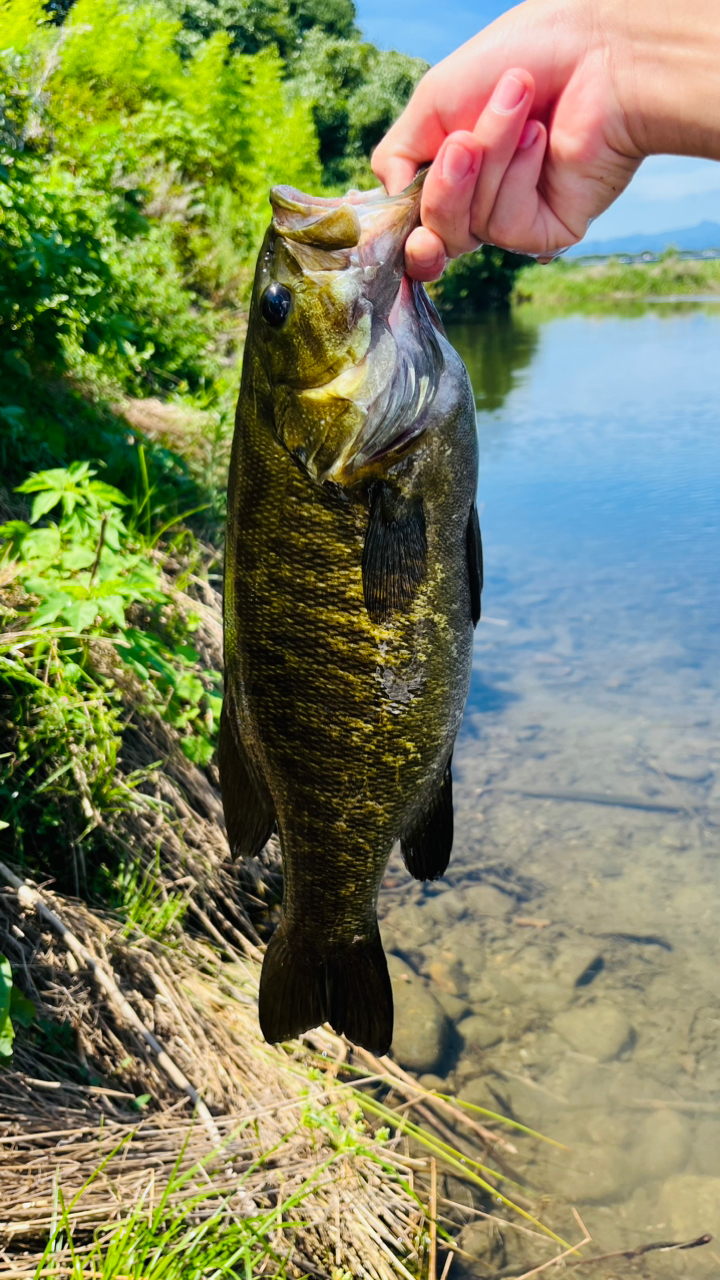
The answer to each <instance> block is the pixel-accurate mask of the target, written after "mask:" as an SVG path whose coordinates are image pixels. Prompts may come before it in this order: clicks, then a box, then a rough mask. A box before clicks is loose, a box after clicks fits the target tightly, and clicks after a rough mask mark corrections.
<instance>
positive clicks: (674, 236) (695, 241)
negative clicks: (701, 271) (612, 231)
mask: <svg viewBox="0 0 720 1280" xmlns="http://www.w3.org/2000/svg"><path fill="white" fill-rule="evenodd" d="M670 245H672V246H674V247H675V248H676V249H687V250H692V251H695V252H696V253H702V251H703V249H720V222H699V223H698V224H697V226H696V227H680V228H679V230H677V231H658V232H657V233H656V234H654V235H643V233H642V232H639V233H638V234H637V235H633V236H619V237H618V239H617V240H581V242H580V244H576V245H573V247H572V249H568V252H567V253H566V254H565V255H564V256H565V257H567V258H589V257H593V256H595V255H596V254H597V255H598V256H599V257H610V256H611V255H612V254H615V253H632V254H637V253H662V252H663V250H664V249H667V248H668V247H669V246H670Z"/></svg>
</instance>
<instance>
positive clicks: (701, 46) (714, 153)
mask: <svg viewBox="0 0 720 1280" xmlns="http://www.w3.org/2000/svg"><path fill="white" fill-rule="evenodd" d="M608 8H612V10H613V11H614V12H613V13H612V14H610V13H609V14H608V18H607V21H608V34H609V36H610V40H609V41H608V43H609V44H610V43H611V42H612V44H611V47H613V48H614V50H615V51H616V56H617V63H616V67H615V77H616V83H617V92H618V100H619V103H620V106H621V109H622V111H623V114H624V118H625V126H626V129H627V133H628V135H629V137H630V139H631V140H632V143H633V145H634V146H635V147H636V148H637V151H638V153H639V154H640V155H643V156H646V155H655V154H670V155H693V156H706V157H708V158H709V159H714V160H718V159H720V3H719V2H718V0H693V4H692V7H691V6H690V5H689V4H688V3H687V0H685V3H682V4H679V3H677V2H676V0H610V4H609V5H608ZM610 24H612V27H611V26H610ZM618 26H619V28H620V39H619V41H618ZM613 56H615V53H614V55H613Z"/></svg>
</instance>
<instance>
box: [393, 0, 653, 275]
mask: <svg viewBox="0 0 720 1280" xmlns="http://www.w3.org/2000/svg"><path fill="white" fill-rule="evenodd" d="M625 14H626V6H624V5H623V3H622V0H593V2H592V3H587V0H526V2H525V3H524V4H521V5H519V6H518V7H517V8H515V9H511V10H510V11H509V12H508V13H506V14H505V15H503V17H501V18H500V19H498V21H497V22H494V23H492V24H491V25H490V26H489V27H487V28H486V29H485V30H484V31H481V32H480V34H479V35H477V36H475V37H474V38H473V39H472V40H470V41H468V43H467V44H465V45H463V46H462V48H460V49H458V50H457V51H456V52H455V53H453V54H451V55H450V57H448V58H446V59H445V60H444V61H443V62H441V63H439V64H438V65H437V66H435V67H433V68H432V69H431V70H430V71H429V72H428V73H427V75H426V76H425V78H424V79H423V80H422V81H421V82H420V84H419V85H418V88H417V90H416V91H415V94H414V96H413V98H412V99H411V101H410V102H409V104H408V106H407V107H406V109H405V111H404V112H403V114H402V115H401V116H400V118H399V120H398V121H397V122H396V123H395V124H394V125H393V127H392V128H391V129H390V131H389V133H388V134H387V136H386V137H385V138H384V139H383V141H382V142H381V143H380V145H379V146H378V148H377V150H376V151H375V154H374V156H373V161H372V164H373V169H374V171H375V173H376V174H377V176H378V177H379V178H380V179H381V181H382V182H384V184H385V186H386V188H387V190H388V191H389V193H390V194H391V195H393V194H396V193H397V192H398V191H401V190H402V189H403V187H405V186H406V185H407V183H408V182H410V181H411V180H412V178H413V177H414V175H415V173H416V172H417V170H418V169H419V168H420V167H421V166H422V165H423V164H426V163H428V162H430V161H431V162H432V167H431V168H430V172H429V173H428V176H427V178H426V180H425V186H424V189H423V196H422V226H421V227H419V228H418V229H417V230H416V231H414V232H413V233H412V235H411V236H410V237H409V239H408V243H407V247H406V264H407V270H408V272H409V273H410V275H412V276H415V277H416V278H417V279H420V280H431V279H434V278H435V277H436V276H438V275H439V274H440V273H441V271H442V269H443V267H444V264H445V261H446V255H447V256H450V257H456V256H457V255H458V254H460V253H466V252H468V251H469V250H471V249H474V248H476V247H477V244H478V243H479V242H488V243H491V244H496V245H499V246H500V247H502V248H506V249H514V250H516V251H518V252H523V253H531V254H535V255H537V256H538V257H540V258H543V257H549V256H551V255H553V254H555V253H557V252H558V251H559V250H560V249H563V248H566V247H567V246H568V245H571V244H574V243H576V242H577V241H578V240H580V239H582V237H583V236H584V235H585V232H586V230H587V227H588V225H589V222H590V220H591V219H593V218H595V217H597V215H598V214H600V213H602V212H603V210H604V209H606V208H607V207H608V205H609V204H611V203H612V201H613V200H615V199H616V198H617V196H618V195H619V194H620V192H621V191H623V189H624V188H625V187H626V186H627V184H628V182H629V181H630V179H631V178H632V176H633V174H634V173H635V170H636V169H637V167H638V165H639V164H640V162H641V160H642V159H643V156H644V155H645V154H647V147H648V139H647V137H646V136H645V135H644V134H643V129H642V127H638V125H637V119H636V117H637V110H636V103H635V91H634V79H633V72H634V67H633V58H634V54H635V48H634V43H633V42H634V38H635V33H634V31H630V30H629V29H628V27H627V22H626V18H625ZM634 125H635V126H636V127H633V126H634Z"/></svg>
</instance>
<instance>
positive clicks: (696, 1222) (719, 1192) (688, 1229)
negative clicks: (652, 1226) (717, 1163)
mask: <svg viewBox="0 0 720 1280" xmlns="http://www.w3.org/2000/svg"><path fill="white" fill-rule="evenodd" d="M660 1210H661V1214H662V1217H663V1218H665V1219H666V1220H667V1221H668V1222H670V1223H671V1224H672V1229H673V1234H674V1235H675V1236H676V1238H677V1239H678V1240H691V1239H692V1238H693V1237H694V1236H699V1235H701V1234H703V1233H704V1232H706V1231H708V1232H710V1234H711V1235H712V1236H715V1237H717V1236H718V1235H720V1177H716V1178H708V1177H702V1176H700V1175H698V1174H693V1173H678V1174H675V1176H674V1177H672V1178H668V1180H667V1182H666V1183H665V1185H664V1186H663V1189H662V1191H661V1192H660Z"/></svg>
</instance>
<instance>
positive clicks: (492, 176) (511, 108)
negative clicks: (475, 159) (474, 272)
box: [470, 67, 535, 240]
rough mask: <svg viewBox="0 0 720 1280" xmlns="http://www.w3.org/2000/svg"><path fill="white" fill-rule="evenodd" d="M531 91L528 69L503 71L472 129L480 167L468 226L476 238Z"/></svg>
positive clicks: (489, 210) (518, 132)
mask: <svg viewBox="0 0 720 1280" xmlns="http://www.w3.org/2000/svg"><path fill="white" fill-rule="evenodd" d="M534 91H535V84H534V81H533V78H532V76H531V75H530V73H529V71H524V70H522V68H519V67H518V68H513V69H512V70H511V71H507V72H506V73H505V75H504V76H502V77H501V79H500V80H499V81H498V84H497V85H496V87H495V91H494V93H493V95H492V98H491V99H490V102H489V103H488V105H487V107H486V108H485V110H484V111H483V112H482V114H481V116H480V118H479V120H478V122H477V124H476V126H475V128H474V130H473V133H474V135H475V137H476V138H477V139H478V141H479V142H480V144H481V145H482V148H483V163H482V171H481V173H480V179H479V181H478V183H477V186H476V188H475V195H474V198H473V202H472V208H471V213H470V226H471V227H472V229H473V232H474V234H475V235H476V236H477V238H478V239H482V240H484V239H486V238H487V236H486V228H487V224H488V220H489V218H490V214H491V213H492V208H493V205H494V204H495V197H496V196H497V193H498V191H499V189H500V184H501V182H502V180H503V178H504V176H505V172H506V170H507V167H508V165H509V164H510V162H511V160H512V158H513V156H514V155H515V151H516V149H517V145H518V142H519V140H520V135H521V134H522V131H523V127H524V125H525V121H526V120H527V116H528V112H529V111H530V107H531V105H532V100H533V95H534ZM478 228H481V231H480V232H478Z"/></svg>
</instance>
